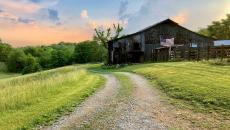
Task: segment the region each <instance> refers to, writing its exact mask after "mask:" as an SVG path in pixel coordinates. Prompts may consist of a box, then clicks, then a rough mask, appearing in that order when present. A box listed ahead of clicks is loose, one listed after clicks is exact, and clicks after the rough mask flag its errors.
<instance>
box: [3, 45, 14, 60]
mask: <svg viewBox="0 0 230 130" xmlns="http://www.w3.org/2000/svg"><path fill="white" fill-rule="evenodd" d="M12 50H13V49H12V47H11V46H10V45H9V44H5V43H2V42H1V43H0V62H6V60H7V58H8V56H9V54H10V52H11V51H12Z"/></svg>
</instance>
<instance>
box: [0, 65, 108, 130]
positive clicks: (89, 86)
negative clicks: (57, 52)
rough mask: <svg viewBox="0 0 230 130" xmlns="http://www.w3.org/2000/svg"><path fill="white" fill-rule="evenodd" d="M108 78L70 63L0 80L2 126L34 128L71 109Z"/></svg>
mask: <svg viewBox="0 0 230 130" xmlns="http://www.w3.org/2000/svg"><path fill="white" fill-rule="evenodd" d="M104 82H105V79H104V78H103V77H101V76H99V75H97V74H94V73H90V72H88V71H86V70H85V69H84V67H81V66H80V67H78V66H69V67H63V68H59V69H54V70H49V71H45V72H40V73H35V74H30V75H24V76H19V77H15V78H7V79H1V80H0V130H11V129H32V128H34V127H36V126H37V125H42V124H46V123H51V122H52V121H53V120H55V119H56V118H58V117H59V116H61V115H63V114H66V113H68V112H70V111H71V110H72V109H73V108H74V107H75V106H76V105H78V104H79V103H81V102H82V101H83V100H84V99H85V98H86V97H88V96H89V95H91V94H92V93H93V92H95V91H96V90H97V89H98V88H99V87H100V86H102V85H103V84H104Z"/></svg>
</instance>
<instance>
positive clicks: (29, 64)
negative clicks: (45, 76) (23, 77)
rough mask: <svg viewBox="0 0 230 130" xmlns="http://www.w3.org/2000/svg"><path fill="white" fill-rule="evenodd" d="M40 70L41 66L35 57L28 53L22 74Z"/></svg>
mask: <svg viewBox="0 0 230 130" xmlns="http://www.w3.org/2000/svg"><path fill="white" fill-rule="evenodd" d="M40 70H41V66H40V65H39V63H38V62H37V59H36V58H35V57H33V56H31V55H28V56H27V57H26V60H25V67H24V68H23V70H22V74H28V73H33V72H37V71H40Z"/></svg>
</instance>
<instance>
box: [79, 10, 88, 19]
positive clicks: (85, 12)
mask: <svg viewBox="0 0 230 130" xmlns="http://www.w3.org/2000/svg"><path fill="white" fill-rule="evenodd" d="M81 18H82V19H87V18H89V15H88V11H87V10H82V12H81Z"/></svg>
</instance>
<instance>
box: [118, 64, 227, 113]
mask: <svg viewBox="0 0 230 130" xmlns="http://www.w3.org/2000/svg"><path fill="white" fill-rule="evenodd" d="M119 71H131V72H135V73H138V74H141V75H144V76H145V77H147V78H148V79H149V80H150V81H151V82H152V83H153V84H157V86H158V87H159V88H160V89H161V90H163V91H164V92H165V93H166V94H167V95H168V96H170V97H172V98H174V99H180V100H182V101H185V102H186V103H187V104H191V105H192V106H195V107H194V108H195V109H196V108H201V109H202V108H203V109H204V110H207V109H211V110H218V111H220V112H223V113H225V114H226V112H227V113H230V112H229V111H230V66H218V65H211V64H208V63H202V62H170V63H152V64H141V65H132V66H127V67H124V68H121V69H120V70H119Z"/></svg>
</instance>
